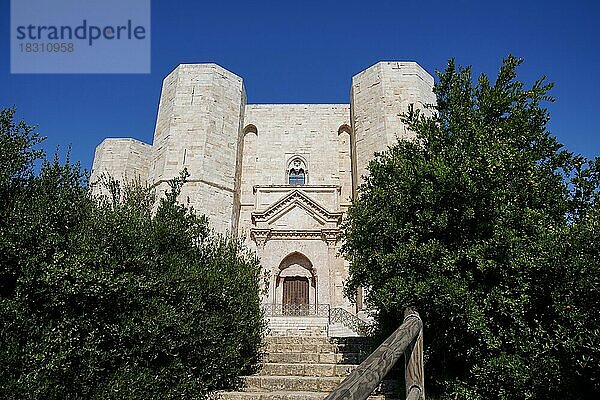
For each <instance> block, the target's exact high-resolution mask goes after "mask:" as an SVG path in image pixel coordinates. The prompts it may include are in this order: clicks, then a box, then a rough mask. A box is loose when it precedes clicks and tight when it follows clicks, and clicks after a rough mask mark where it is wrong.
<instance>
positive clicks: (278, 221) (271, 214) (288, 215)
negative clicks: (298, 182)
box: [252, 190, 342, 228]
mask: <svg viewBox="0 0 600 400" xmlns="http://www.w3.org/2000/svg"><path fill="white" fill-rule="evenodd" d="M341 219H342V213H339V212H329V211H328V210H327V209H326V208H325V207H323V206H322V205H320V204H319V203H317V202H316V201H314V200H313V199H311V198H310V197H308V196H307V195H306V194H305V193H303V192H301V191H300V190H294V191H292V192H291V193H289V194H288V195H286V196H284V197H283V198H282V199H280V200H278V201H276V202H275V203H274V204H272V205H271V206H270V207H269V208H267V209H266V210H265V211H262V212H253V213H252V220H253V222H254V223H258V222H266V223H267V224H269V225H271V224H274V225H275V226H279V225H283V224H285V225H286V226H289V227H290V228H291V227H292V226H294V227H295V226H296V225H298V223H300V222H302V223H305V224H308V225H310V226H312V227H314V228H320V227H322V226H323V225H324V224H326V223H328V222H329V223H334V224H339V223H340V222H341ZM294 220H295V221H296V222H294Z"/></svg>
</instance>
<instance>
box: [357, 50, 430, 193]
mask: <svg viewBox="0 0 600 400" xmlns="http://www.w3.org/2000/svg"><path fill="white" fill-rule="evenodd" d="M433 82H434V81H433V77H432V76H431V75H429V74H428V73H427V71H425V70H424V69H423V68H422V67H421V66H420V65H419V64H417V63H416V62H397V61H394V62H379V63H377V64H375V65H373V66H371V67H369V68H367V69H366V70H364V71H362V72H360V73H358V74H357V75H355V76H354V77H352V87H351V90H350V119H351V123H352V135H353V139H354V145H353V147H354V154H353V157H352V158H353V160H352V161H353V185H352V186H353V192H354V195H356V188H357V186H358V184H360V182H361V180H362V176H366V175H367V167H368V165H369V161H370V160H372V159H373V154H374V153H375V152H380V151H384V150H386V149H387V148H388V146H392V145H394V144H395V143H396V141H397V140H398V139H410V138H411V137H414V134H413V133H411V132H409V131H408V130H407V128H406V126H405V125H404V124H403V123H402V121H401V117H400V116H401V114H403V113H405V112H407V111H408V109H409V106H410V105H411V104H412V105H413V106H414V109H422V108H423V105H424V104H433V103H435V95H434V94H433V91H432V88H433Z"/></svg>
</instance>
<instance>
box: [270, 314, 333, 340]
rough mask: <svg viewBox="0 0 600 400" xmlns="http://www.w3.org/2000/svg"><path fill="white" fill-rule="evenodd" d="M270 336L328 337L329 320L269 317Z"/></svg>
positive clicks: (323, 318)
mask: <svg viewBox="0 0 600 400" xmlns="http://www.w3.org/2000/svg"><path fill="white" fill-rule="evenodd" d="M267 323H268V327H269V331H268V335H269V336H317V337H319V336H320V337H327V331H328V327H329V318H327V317H312V316H311V317H298V316H278V317H268V318H267Z"/></svg>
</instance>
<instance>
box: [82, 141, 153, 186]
mask: <svg viewBox="0 0 600 400" xmlns="http://www.w3.org/2000/svg"><path fill="white" fill-rule="evenodd" d="M151 156H152V146H150V145H149V144H146V143H143V142H140V141H139V140H135V139H113V138H108V139H105V140H103V141H102V143H100V144H99V145H98V147H96V153H95V154H94V164H93V166H92V173H91V177H90V184H91V185H92V188H93V190H94V191H95V193H101V185H99V184H98V180H99V179H100V177H101V176H102V175H103V174H106V175H109V176H111V177H113V178H115V179H117V180H119V181H121V182H128V181H139V182H140V183H141V184H144V185H145V184H146V183H147V181H148V164H149V160H150V158H151Z"/></svg>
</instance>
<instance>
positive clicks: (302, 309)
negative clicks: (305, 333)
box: [275, 252, 317, 315]
mask: <svg viewBox="0 0 600 400" xmlns="http://www.w3.org/2000/svg"><path fill="white" fill-rule="evenodd" d="M275 299H277V303H278V304H281V310H282V313H283V314H284V315H309V314H311V311H312V312H314V310H315V306H316V299H317V277H316V275H315V273H314V268H313V266H312V263H311V262H310V260H309V259H308V258H307V257H306V256H305V255H303V254H301V253H298V252H294V253H291V254H289V255H288V256H286V257H285V258H284V259H283V260H282V261H281V263H280V264H279V273H278V275H277V279H276V287H275Z"/></svg>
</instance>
